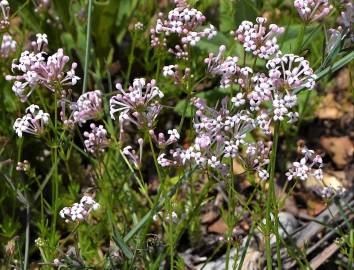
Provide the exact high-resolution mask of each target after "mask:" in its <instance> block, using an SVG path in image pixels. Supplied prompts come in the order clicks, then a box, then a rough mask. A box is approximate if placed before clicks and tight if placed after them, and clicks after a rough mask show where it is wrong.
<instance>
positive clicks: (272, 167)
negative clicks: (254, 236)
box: [265, 122, 281, 270]
mask: <svg viewBox="0 0 354 270" xmlns="http://www.w3.org/2000/svg"><path fill="white" fill-rule="evenodd" d="M278 139H279V122H276V123H275V129H274V136H273V145H272V154H271V157H270V167H269V170H270V173H269V188H268V194H267V202H266V233H265V250H266V257H267V269H268V270H271V269H272V250H271V246H270V234H271V231H272V219H271V212H272V202H273V203H276V202H275V199H274V197H275V181H274V173H275V162H276V156H277V147H278ZM274 208H275V209H277V207H274ZM276 212H277V211H276ZM275 214H276V216H275V215H274V219H275V220H276V222H275V223H276V225H277V220H278V213H275ZM275 227H277V226H275ZM275 230H278V228H275ZM276 235H277V233H276ZM277 238H278V237H277ZM277 241H278V239H277ZM277 248H278V245H277ZM278 259H279V258H278ZM278 263H279V262H278ZM278 267H279V264H278ZM280 267H281V265H280ZM279 269H281V268H279Z"/></svg>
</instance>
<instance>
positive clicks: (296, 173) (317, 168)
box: [285, 147, 323, 181]
mask: <svg viewBox="0 0 354 270" xmlns="http://www.w3.org/2000/svg"><path fill="white" fill-rule="evenodd" d="M301 153H302V155H303V157H302V158H301V159H300V161H296V162H293V164H292V166H291V167H290V169H289V170H288V172H287V173H286V174H285V175H286V176H287V178H288V180H289V181H290V180H292V179H294V178H299V179H300V180H303V181H304V180H306V179H308V178H309V177H310V176H311V175H312V176H314V177H315V178H316V179H317V180H319V181H321V180H322V179H323V173H322V169H321V168H322V158H321V156H320V155H317V154H315V151H313V150H310V149H308V148H306V147H304V148H303V149H302V150H301Z"/></svg>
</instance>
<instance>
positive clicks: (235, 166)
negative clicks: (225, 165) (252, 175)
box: [232, 160, 246, 175]
mask: <svg viewBox="0 0 354 270" xmlns="http://www.w3.org/2000/svg"><path fill="white" fill-rule="evenodd" d="M232 170H233V172H234V174H235V175H238V174H242V173H244V172H245V171H246V170H245V168H244V167H243V166H242V165H241V164H240V163H239V162H237V160H233V161H232Z"/></svg>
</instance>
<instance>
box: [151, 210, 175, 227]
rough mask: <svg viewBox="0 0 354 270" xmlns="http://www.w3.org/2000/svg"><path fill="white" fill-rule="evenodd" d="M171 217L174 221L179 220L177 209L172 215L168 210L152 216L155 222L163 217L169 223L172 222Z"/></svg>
mask: <svg viewBox="0 0 354 270" xmlns="http://www.w3.org/2000/svg"><path fill="white" fill-rule="evenodd" d="M171 218H172V223H177V222H178V215H177V213H176V212H175V211H172V213H171V215H170V214H169V213H167V212H163V211H159V212H158V213H156V214H155V215H153V217H152V219H153V221H155V222H157V221H158V220H159V219H161V220H162V221H166V223H167V224H169V223H170V222H171Z"/></svg>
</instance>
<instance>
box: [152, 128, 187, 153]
mask: <svg viewBox="0 0 354 270" xmlns="http://www.w3.org/2000/svg"><path fill="white" fill-rule="evenodd" d="M149 133H150V135H151V137H152V139H153V140H154V141H155V142H156V143H157V145H158V147H159V148H161V149H163V148H166V146H168V145H170V144H173V143H176V142H177V141H178V140H179V138H180V135H179V133H178V131H177V129H170V130H168V131H167V133H168V134H169V135H170V137H169V138H168V139H167V140H166V138H165V135H164V134H163V133H159V134H158V136H156V135H155V133H154V131H153V130H150V131H149Z"/></svg>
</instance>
